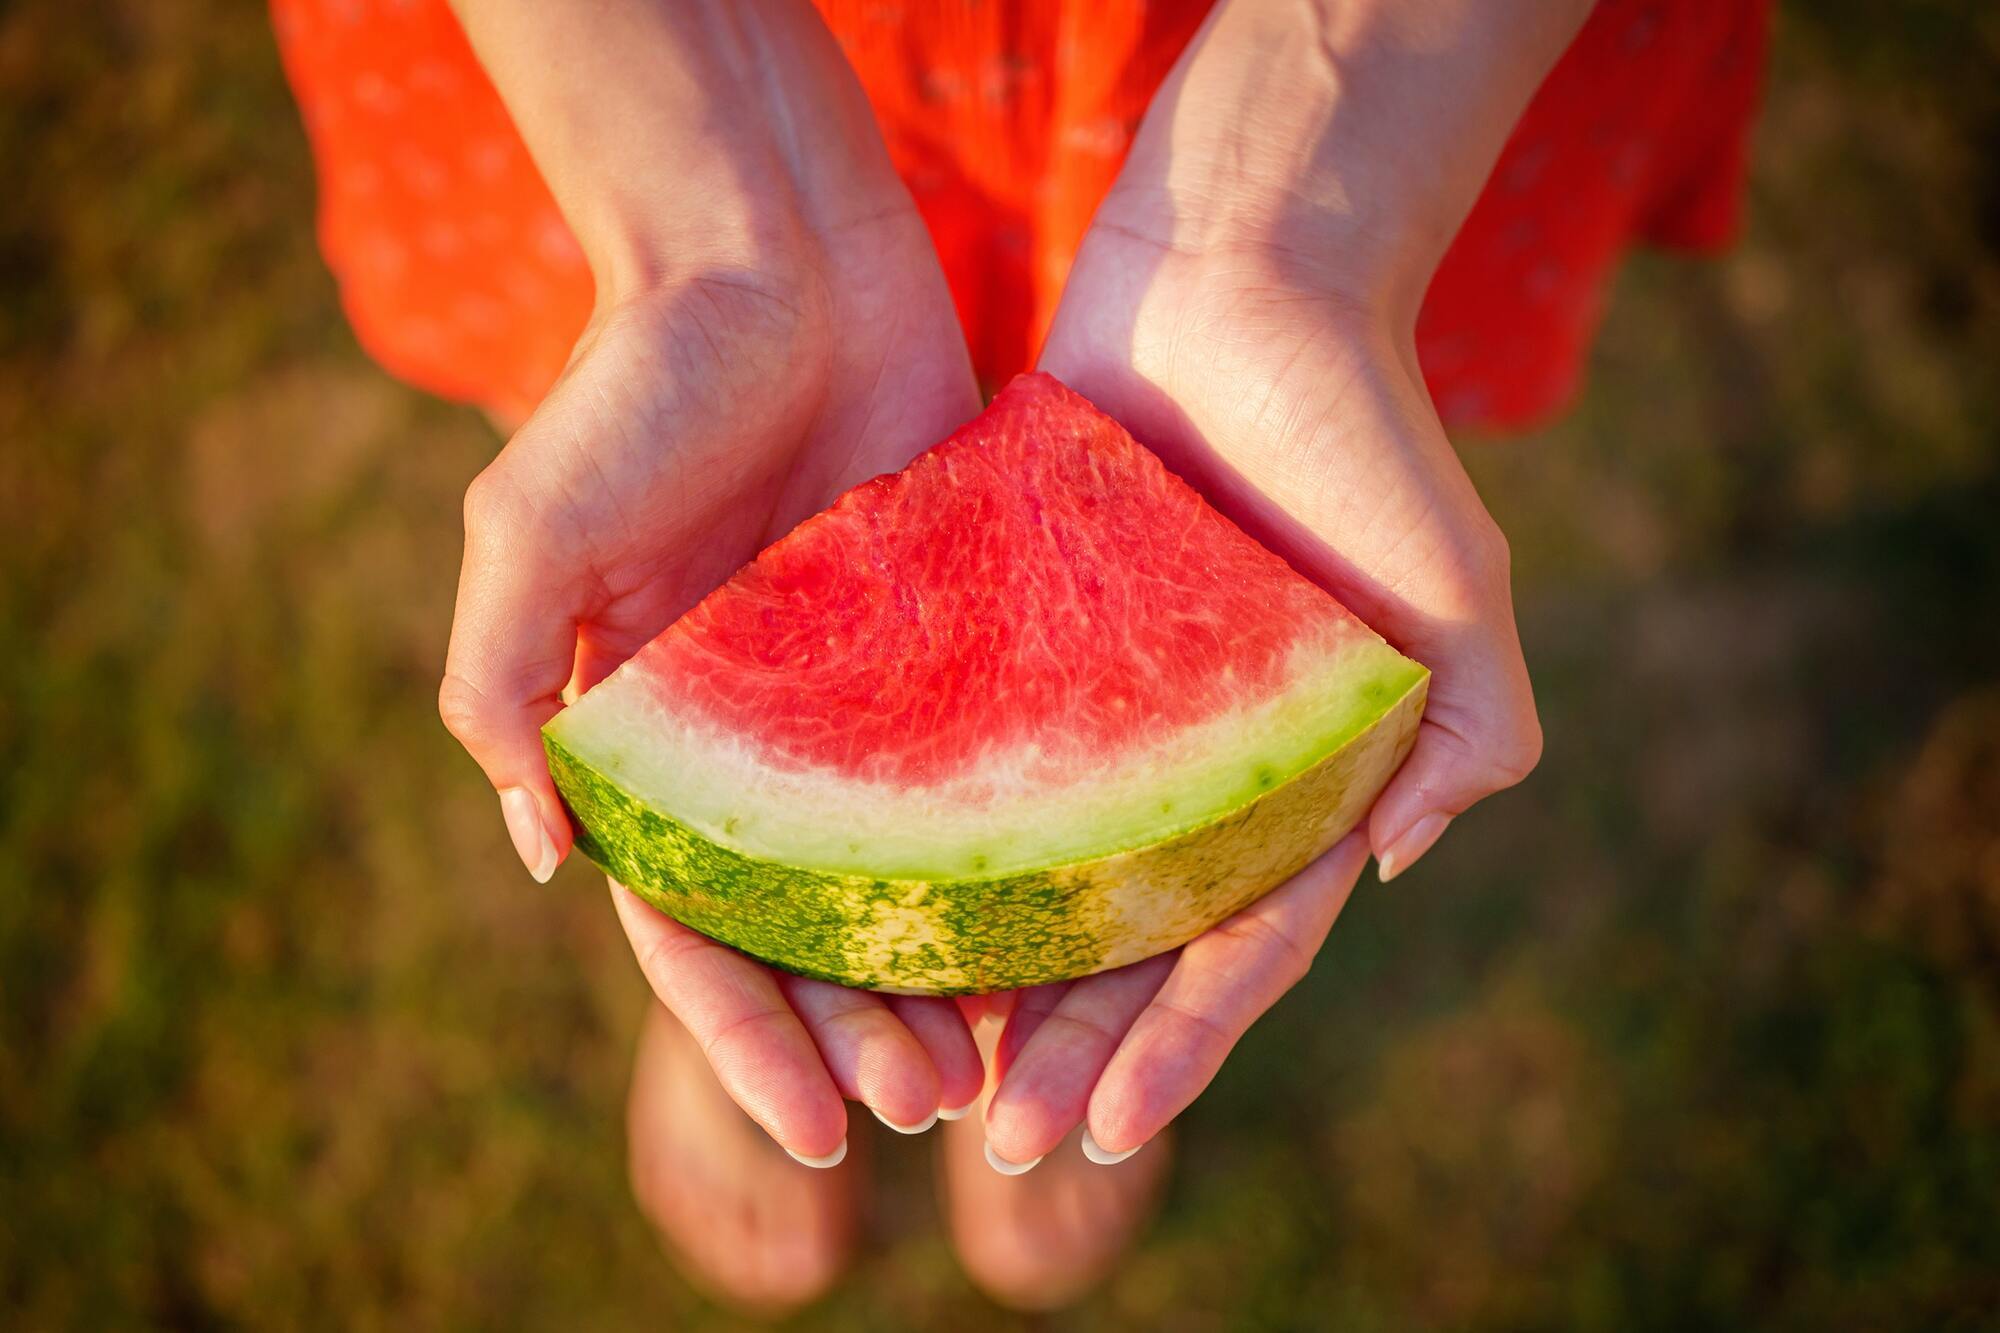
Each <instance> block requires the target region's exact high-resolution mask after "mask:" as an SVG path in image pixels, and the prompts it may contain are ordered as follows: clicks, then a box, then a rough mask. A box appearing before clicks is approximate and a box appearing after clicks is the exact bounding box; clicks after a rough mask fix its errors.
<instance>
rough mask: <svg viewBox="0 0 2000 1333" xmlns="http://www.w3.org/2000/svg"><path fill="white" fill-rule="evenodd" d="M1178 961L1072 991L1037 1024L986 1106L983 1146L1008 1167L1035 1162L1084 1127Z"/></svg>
mask: <svg viewBox="0 0 2000 1333" xmlns="http://www.w3.org/2000/svg"><path fill="white" fill-rule="evenodd" d="M1174 963H1175V955H1172V954H1166V955H1162V956H1161V957H1158V958H1149V959H1147V960H1146V961H1145V962H1142V963H1134V964H1132V965H1131V966H1130V967H1121V968H1119V969H1117V970H1116V971H1112V972H1101V973H1099V974H1098V975H1096V976H1094V977H1085V978H1083V979H1082V980H1081V981H1078V982H1076V983H1074V984H1073V985H1071V986H1070V987H1069V988H1068V990H1067V991H1066V992H1065V993H1064V994H1063V995H1062V997H1061V999H1060V1000H1059V1001H1058V1002H1057V1003H1056V1005H1055V1007H1054V1008H1053V1009H1052V1010H1051V1011H1050V1012H1049V1013H1047V1014H1046V1015H1044V1016H1043V1018H1042V1019H1041V1021H1040V1022H1039V1023H1037V1024H1036V1025H1035V1028H1034V1031H1033V1033H1032V1035H1031V1036H1030V1037H1029V1038H1028V1040H1027V1042H1026V1043H1025V1045H1024V1046H1023V1047H1022V1049H1021V1052H1020V1055H1019V1056H1018V1057H1017V1058H1016V1059H1015V1061H1014V1064H1013V1067H1012V1068H1011V1069H1009V1070H1008V1071H1007V1075H1006V1077H1005V1078H1004V1079H1003V1080H1002V1081H1001V1083H1000V1086H999V1088H998V1089H997V1090H996V1091H995V1092H994V1094H993V1100H992V1101H991V1102H990V1103H988V1105H987V1107H986V1142H987V1144H988V1145H989V1146H991V1148H992V1149H993V1151H994V1152H996V1153H998V1154H999V1155H1000V1157H1001V1158H1002V1159H1003V1160H1005V1161H1008V1162H1033V1161H1037V1160H1039V1159H1040V1158H1041V1157H1042V1156H1043V1155H1044V1154H1046V1153H1048V1152H1049V1151H1050V1150H1052V1149H1053V1148H1054V1147H1055V1146H1056V1145H1057V1144H1059V1143H1061V1142H1062V1141H1063V1138H1064V1136H1065V1135H1067V1134H1068V1133H1069V1132H1070V1131H1071V1130H1073V1129H1075V1128H1076V1127H1077V1126H1078V1125H1079V1124H1081V1123H1082V1121H1083V1117H1084V1112H1085V1110H1086V1109H1088V1107H1089V1104H1090V1093H1091V1089H1093V1088H1095V1087H1096V1086H1097V1080H1098V1076H1099V1075H1101V1074H1102V1073H1103V1072H1104V1067H1105V1065H1107V1064H1108V1063H1109V1062H1110V1060H1111V1057H1112V1054H1113V1053H1114V1052H1115V1051H1117V1049H1118V1045H1119V1043H1120V1042H1122V1041H1123V1040H1124V1039H1125V1034H1126V1032H1127V1031H1128V1030H1129V1029H1130V1028H1131V1026H1132V1022H1133V1020H1134V1019H1136V1018H1138V1017H1139V1015H1140V1014H1141V1013H1142V1012H1144V1010H1145V1008H1146V1005H1147V1004H1148V1002H1150V1001H1151V1000H1152V998H1153V996H1154V994H1155V993H1157V992H1158V991H1159V989H1160V986H1161V983H1163V982H1164V981H1165V980H1166V979H1167V976H1168V974H1169V973H1170V972H1172V970H1173V967H1174Z"/></svg>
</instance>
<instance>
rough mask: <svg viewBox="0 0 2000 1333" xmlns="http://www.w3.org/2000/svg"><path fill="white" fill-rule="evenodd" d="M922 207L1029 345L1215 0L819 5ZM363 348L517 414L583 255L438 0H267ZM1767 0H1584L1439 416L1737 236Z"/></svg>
mask: <svg viewBox="0 0 2000 1333" xmlns="http://www.w3.org/2000/svg"><path fill="white" fill-rule="evenodd" d="M818 3H819V8H820V11H821V13H822V14H823V15H824V16H825V18H826V21H827V24H828V26H829V27H830V28H831V29H832V30H833V32H834V34H835V36H836V37H837V38H838V39H839V41H840V43H841V46H842V48H843V49H844V50H845V51H846V53H847V55H848V58H849V60H850V61H851V62H852V63H853V65H854V68H855V71H856V73H857V75H858V76H859V78H860V80H861V83H862V86H863V87H864V88H865V89H866V91H867V94H868V97H869V100H870V102H871V103H872V104H873V106H874V109H875V114H876V118H877V120H878V121H879V122H880V124H881V126H882V132H883V136H884V138H885V139H886V141H887V143H888V147H889V153H890V156H891V159H892V160H893V161H894V162H895V164H896V168H897V170H898V172H900V173H901V175H902V177H903V179H904V181H905V182H906V183H907V184H908V185H909V187H910V191H911V194H912V195H913V196H914V198H915V199H916V201H917V206H918V208H919V209H920V210H921V212H922V213H923V216H924V219H925V221H926V223H927V224H928V225H929V227H930V230H931V234H932V237H933V238H934V239H935V241H936V243H937V247H938V253H939V257H940V259H941V260H942V262H943V265H944V270H945V276H946V278H947V279H948V281H949V282H950V284H951V290H952V295H953V298H954V300H955V301H956V303H957V307H958V313H959V317H960V320H961V321H962V322H963V324H964V326H965V330H966V337H967V341H968V344H969V346H970V347H971V350H972V355H973V361H974V364H975V366H976V367H977V368H978V370H979V373H980V377H981V379H982V380H983V381H984V382H986V383H987V384H988V385H997V384H999V383H1002V382H1004V381H1005V380H1006V379H1007V378H1008V377H1009V376H1011V375H1013V374H1014V373H1016V372H1017V371H1020V370H1023V369H1026V368H1027V367H1028V366H1029V365H1031V364H1032V363H1033V358H1034V354H1035V350H1036V348H1037V347H1038V346H1039V345H1040V342H1041V338H1042V335H1043V334H1044V333H1045V332H1046V330H1047V327H1048V322H1049V319H1050V316H1051V315H1052V314H1053V313H1054V309H1055V303H1056V301H1057V299H1058V298H1059V296H1060V295H1061V292H1062V285H1063V281H1064V279H1065V277H1066V276H1067V274H1068V272H1069V265H1070V261H1071V259H1072V258H1073V256H1074V255H1075V252H1076V246H1077V243H1078V241H1079V240H1080V239H1081V237H1082V235H1083V232H1084V229H1085V227H1086V226H1087V225H1088V224H1089V221H1090V217H1091V214H1092V213H1093V212H1094V211H1095V209H1096V207H1097V204H1098V202H1099V201H1100V200H1101V199H1102V198H1103V196H1104V192H1105V190H1106V189H1107V188H1108V187H1109V185H1110V183H1111V180H1112V178H1113V177H1114V176H1115V175H1116V173H1117V170H1118V168H1119V166H1120V164H1121V163H1122V162H1123V160H1124V155H1125V150H1126V147H1127V145H1128V144H1129V143H1130V141H1131V137H1132V134H1133V132H1134V131H1135V130H1136V129H1137V127H1138V123H1139V120H1140V118H1141V116H1143V115H1144V113H1145V109H1146V106H1147V104H1148V102H1149V101H1150V100H1151V98H1152V95H1153V92H1154V90H1155V89H1156V88H1157V87H1158V86H1159V84H1160V81H1161V80H1162V79H1163V78H1164V77H1165V76H1166V74H1167V72H1168V70H1169V69H1171V68H1172V65H1173V62H1174V60H1175V59H1176V58H1177V57H1178V56H1179V55H1180V53H1181V51H1182V49H1183V48H1184V47H1185V46H1186V44H1187V41H1188V39H1189V38H1190V37H1191V36H1192V35H1193V33H1194V31H1195V29H1196V28H1197V27H1198V26H1199V25H1200V23H1201V20H1202V18H1203V16H1204V15H1205V14H1206V12H1207V9H1208V6H1209V3H1210V0H1151V2H1150V3H1149V2H1148V0H1094V2H1093V3H1063V2H1062V0H1014V2H1013V3H1001V2H1000V0H985V3H980V2H978V0H935V2H934V3H928V4H923V3H912V4H903V5H898V4H894V3H886V2H885V0H818ZM271 8H272V16H273V20H274V23H275V26H276V30H277V34H278V44H279V49H280V52H281V54H282V56H283V59H284V64H285V70H286V73H287V75H288V77H289V78H290V80H291V83H292V87H293V89H294V91H295V93H296V94H297V97H298V100H299V105H300V108H301V111H302V113H303V116H304V119H305V124H306V130H307V134H308V137H309V139H310V140H311V143H312V151H313V157H314V161H315V164H316V166H317V169H318V175H319V182H320V198H319V218H318V226H319V240H320V246H321V249H322V251H323V252H324V254H325V255H326V259H327V262H328V264H329V266H330V267H331V268H332V270H333V272H334V275H335V277H336V279H337V281H338V283H339V286H340V293H341V300H342V303H343V305H344V307H345V309H346V311H347V315H348V318H349V319H350V321H351V322H352V323H353V326H354V329H355V332H356V335H357V336H358V337H359V338H360V340H361V343H362V346H363V347H365V348H366V349H367V350H368V352H369V353H370V354H371V355H373V356H374V357H375V358H376V359H377V360H378V361H380V362H381V363H382V364H383V365H384V366H385V367H387V368H388V369H389V370H390V371H391V372H393V373H394V374H396V375H398V376H400V377H402V378H403V379H405V380H408V381H409V382H410V383H412V384H415V385H418V386H420V387H422V388H425V389H429V390H431V391H433V392H436V393H439V394H442V395H444V396H446V397H449V398H455V399H459V400H462V401H467V402H474V403H478V404H481V405H482V406H485V407H487V408H489V409H492V410H494V411H496V412H498V413H501V414H504V415H507V416H512V417H519V416H522V415H525V414H526V413H527V412H528V411H530V410H531V409H532V408H533V407H534V405H535V404H536V403H537V402H539V401H540V399H541V397H542V395H543V394H544V393H545V392H546V391H547V389H548V387H549V385H550V384H551V383H552V382H553V381H554V379H555V377H556V375H557V374H558V373H559V372H560V371H561V369H562V366H563V363H564V361H565V360H566V359H567V357H568V355H569V350H570V347H571V345H572V344H573V343H574V341H575V339H576V335H577V333H578V332H579V331H580V330H581V329H582V327H583V324H584V321H585V320H586V319H587V318H588V316H589V312H590V307H591V301H592V295H593V292H592V284H591V278H590V273H589V270H588V269H587V268H586V267H585V266H584V263H583V256H582V254H581V252H580V251H579V250H578V248H577V246H576V243H575V241H574V239H573V238H572V237H571V235H570V232H569V229H568V228H567V227H566V226H565V225H564V223H563V220H562V217H561V215H560V214H559V213H558V212H557V211H556V207H555V202H554V200H553V199H551V198H550V196H549V192H548V189H547V187H546V186H545V185H544V184H543V182H542V179H541V177H540V175H539V174H538V173H537V172H536V170H535V167H534V164H533V163H532V162H531V161H530V160H529V158H528V155H527V151H526V149H525V148H524V147H523V146H522V144H521V140H520V137H519V135H518V134H517V133H516V132H515V130H514V126H513V123H512V121H511V120H510V119H509V118H508V115H507V111H506V109H505V107H503V106H502V105H501V102H500V99H499V97H498V95H497V94H496V93H495V92H494V91H493V87H492V85H491V83H490V82H489V81H488V80H487V79H486V76H485V74H484V72H483V71H482V70H481V69H480V67H479V64H478V62H477V60H476V59H475V58H474V57H473V54H472V50H471V48H470V46H469V45H468V44H467V42H466V40H465V37H464V34H463V33H462V32H461V31H460V30H459V28H458V26H457V23H456V21H455V20H454V19H453V18H452V16H451V13H450V11H449V10H448V9H447V8H446V6H445V0H272V6H271ZM1768 30H1769V0H1601V3H1600V4H1599V5H1598V7H1597V9H1596V10H1595V11H1594V12H1593V14H1592V16H1591V17H1590V19H1589V20H1588V21H1587V22H1586V23H1585V25H1584V28H1583V31H1582V32H1581V33H1580V34H1579V35H1578V37H1577V39H1576V41H1575V42H1574V43H1573V44H1572V46H1571V47H1570V49H1569V50H1568V51H1567V52H1566V53H1565V54H1564V55H1563V57H1562V59H1561V60H1560V61H1559V62H1558V63H1557V65H1556V67H1555V69H1554V70H1553V71H1552V72H1551V73H1550V75H1549V77H1548V78H1547V80H1546V81H1545V82H1544V83H1543V85H1542V87H1541V89H1540V90H1539V91H1538V92H1537V94H1536V95H1535V98H1534V100H1533V102H1532V103H1531V105H1530V106H1529V107H1528V110H1527V111H1526V113H1525V114H1523V116H1522V117H1521V120H1520V123H1519V124H1518V125H1517V126H1516V127H1515V129H1514V132H1513V134H1512V136H1511V137H1510V139H1509V141H1508V143H1507V147H1506V149H1505V150H1504V152H1503V153H1502V155H1501V158H1500V161H1499V164H1498V166H1497V167H1496V168H1495V170H1494V172H1493V176H1492V178H1491V179H1490V180H1489V181H1488V182H1487V185H1486V188H1485V190H1484V192H1483V193H1482V194H1481V196H1480V198H1479V201H1478V204H1477V205H1476V206H1475V208H1474V209H1473V211H1472V214H1471V216H1470V217H1469V218H1468V219H1467V221H1466V223H1465V226H1464V228H1463V229H1462V230H1461V231H1460V233H1459V235H1458V237H1457V239H1456V240H1455V241H1454V243H1453V244H1452V247H1451V249H1450V252H1449V253H1448V254H1447V256H1446V257H1445V260H1444V263H1443V264H1442V265H1441V266H1440V268H1439V270H1438V273H1437V276H1436V278H1435V280H1434V281H1433V282H1432V284H1431V289H1430V291H1429V293H1428V295H1427V296H1426V298H1425V302H1424V307H1423V311H1422V314H1421V316H1420V318H1419V320H1418V324H1417V350H1418V355H1419V357H1420V359H1421V361H1422V365H1423V370H1424V376H1425V379H1426V381H1427V382H1428V383H1429V385H1430V388H1431V393H1432V396H1433V398H1434V399H1435V401H1436V402H1437V405H1438V409H1439V411H1440V413H1441V414H1442V415H1443V416H1444V418H1445V420H1446V421H1447V422H1448V423H1451V424H1453V425H1459V426H1474V427H1483V428H1488V429H1494V428H1500V429H1506V428H1518V427H1521V426H1526V425H1529V424H1532V423H1534V422H1535V421H1538V420H1540V419H1543V418H1545V417H1547V416H1548V415H1549V414H1551V413H1552V412H1553V411H1555V410H1556V409H1558V408H1559V407H1561V406H1562V405H1563V404H1564V403H1565V402H1566V401H1567V400H1568V399H1569V397H1570V396H1571V394H1572V393H1573V392H1574V391H1575V387H1576V385H1577V382H1578V380H1579V378H1580V375H1581V371H1582V366H1583V362H1584V360H1585V358H1586V356H1587V354H1588V351H1589V346H1590V341H1591V337H1592V335H1593V333H1594V332H1595V330H1596V327H1597V323H1598V319H1599V316H1600V314H1601V310H1602V304H1603V299H1604V293H1605V289H1606V285H1607V283H1608V280H1609V279H1610V277H1611V275H1612V273H1613V271H1614V269H1615V268H1616V265H1617V263H1618V261H1619V260H1620V258H1622V256H1623V255H1624V254H1625V253H1626V252H1627V251H1629V250H1631V249H1632V248H1633V247H1635V246H1637V245H1642V244H1655V245H1662V246H1669V247H1674V248H1680V249H1694V250H1700V249H1710V248H1714V247H1717V246H1720V245H1723V244H1725V243H1727V241H1728V240H1729V239H1730V238H1731V236H1732V235H1733V234H1734V231H1735V229H1736V226H1737V222H1738V217H1739V213H1740V208H1741V199H1742V191H1743V179H1744V174H1745V166H1746V157H1747V150H1748V137H1749V129H1750V125H1751V122H1752V120H1753V117H1754V113H1755V109H1756V105H1757V101H1758V94H1759V90H1760V84H1761V79H1762V70H1763V63H1764V50H1765V45H1766V41H1767V35H1768Z"/></svg>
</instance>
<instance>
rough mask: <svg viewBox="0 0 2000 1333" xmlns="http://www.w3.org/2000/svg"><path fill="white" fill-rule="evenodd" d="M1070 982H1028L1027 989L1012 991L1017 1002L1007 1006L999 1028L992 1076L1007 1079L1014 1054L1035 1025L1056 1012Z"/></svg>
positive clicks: (1033, 1030)
mask: <svg viewBox="0 0 2000 1333" xmlns="http://www.w3.org/2000/svg"><path fill="white" fill-rule="evenodd" d="M1070 985H1071V983H1070V982H1067V981H1052V982H1049V983H1048V984H1046V985H1042V986H1029V987H1027V988H1026V989H1024V990H1018V991H1014V992H1011V993H1012V995H1013V997H1014V1002H1013V1004H1012V1005H1011V1006H1009V1007H1008V1010H1007V1016H1006V1020H1005V1024H1006V1025H1005V1026H1004V1027H1002V1028H1001V1029H1000V1040H999V1042H998V1043H997V1044H995V1046H994V1048H993V1077H994V1078H995V1079H996V1080H1001V1081H1004V1080H1005V1079H1006V1077H1007V1071H1008V1069H1010V1068H1012V1066H1013V1064H1014V1057H1015V1056H1017V1055H1019V1054H1020V1053H1021V1048H1022V1047H1024V1046H1026V1045H1027V1044H1028V1039H1029V1038H1030V1037H1033V1036H1034V1035H1035V1029H1037V1028H1039V1027H1040V1026H1041V1025H1042V1022H1043V1020H1045V1019H1047V1018H1048V1016H1049V1015H1050V1014H1052V1013H1054V1012H1055V1009H1056V1006H1057V1005H1058V1004H1061V1003H1062V997H1063V996H1064V995H1065V994H1067V993H1068V991H1069V988H1070Z"/></svg>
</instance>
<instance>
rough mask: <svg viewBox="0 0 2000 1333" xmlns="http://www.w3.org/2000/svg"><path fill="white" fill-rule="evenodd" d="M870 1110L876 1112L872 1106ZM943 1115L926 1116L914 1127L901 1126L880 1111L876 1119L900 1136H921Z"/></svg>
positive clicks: (931, 1114)
mask: <svg viewBox="0 0 2000 1333" xmlns="http://www.w3.org/2000/svg"><path fill="white" fill-rule="evenodd" d="M868 1109H869V1110H870V1111H875V1108H874V1107H872V1106H871V1107H869V1108H868ZM943 1114H944V1112H943V1111H932V1112H931V1113H930V1114H929V1115H927V1116H925V1117H924V1118H923V1119H922V1120H921V1121H919V1122H918V1123H917V1124H914V1125H899V1124H897V1123H896V1122H895V1121H893V1120H891V1119H890V1118H889V1117H888V1116H886V1115H883V1114H882V1113H881V1112H880V1111H875V1118H876V1119H877V1120H880V1121H881V1122H882V1123H883V1124H885V1125H887V1126H888V1127H889V1128H891V1129H893V1130H895V1131H896V1132H897V1133H898V1134H921V1133H923V1132H924V1131H925V1130H927V1129H929V1128H930V1127H931V1126H932V1125H935V1124H936V1123H937V1122H938V1117H940V1116H942V1115H943Z"/></svg>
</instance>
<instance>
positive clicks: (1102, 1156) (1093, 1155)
mask: <svg viewBox="0 0 2000 1333" xmlns="http://www.w3.org/2000/svg"><path fill="white" fill-rule="evenodd" d="M1145 1146H1146V1145H1145V1144H1143V1143H1141V1144H1139V1145H1138V1147H1133V1148H1127V1149H1126V1150H1125V1151H1124V1152H1107V1151H1105V1150H1104V1149H1103V1148H1100V1147H1098V1146H1097V1140H1096V1139H1095V1138H1093V1137H1091V1133H1090V1127H1089V1126H1088V1125H1086V1126H1084V1130H1083V1155H1084V1156H1085V1157H1088V1158H1089V1159H1090V1160H1091V1161H1093V1162H1095V1163H1097V1164H1098V1165H1099V1166H1116V1165H1118V1164H1119V1163H1120V1162H1122V1161H1124V1160H1125V1159H1126V1158H1127V1157H1130V1156H1131V1155H1132V1154H1133V1153H1135V1152H1137V1151H1139V1149H1140V1148H1143V1147H1145Z"/></svg>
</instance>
